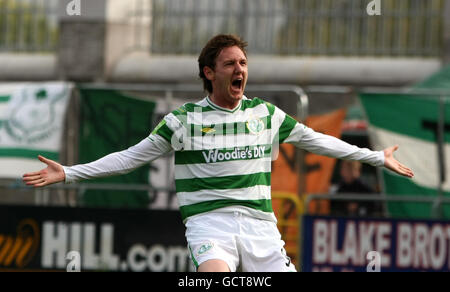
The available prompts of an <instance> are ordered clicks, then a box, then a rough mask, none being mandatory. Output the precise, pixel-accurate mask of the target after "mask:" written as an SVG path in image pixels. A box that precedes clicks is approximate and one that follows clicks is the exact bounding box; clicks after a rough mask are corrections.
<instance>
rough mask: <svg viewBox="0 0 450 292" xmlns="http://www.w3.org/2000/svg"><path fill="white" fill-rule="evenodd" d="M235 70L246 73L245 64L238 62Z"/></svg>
mask: <svg viewBox="0 0 450 292" xmlns="http://www.w3.org/2000/svg"><path fill="white" fill-rule="evenodd" d="M234 71H235V73H244V66H242V65H241V64H239V63H236V65H235V66H234Z"/></svg>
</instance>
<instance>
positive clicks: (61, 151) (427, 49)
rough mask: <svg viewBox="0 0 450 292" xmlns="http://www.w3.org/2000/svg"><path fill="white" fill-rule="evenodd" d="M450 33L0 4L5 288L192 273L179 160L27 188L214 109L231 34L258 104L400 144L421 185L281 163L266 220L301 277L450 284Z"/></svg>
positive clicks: (94, 0)
mask: <svg viewBox="0 0 450 292" xmlns="http://www.w3.org/2000/svg"><path fill="white" fill-rule="evenodd" d="M449 19H450V1H448V0H427V1H421V0H375V1H370V0H247V1H240V0H89V1H87V0H78V1H77V0H74V1H70V0H0V271H1V270H4V271H35V270H44V271H66V270H67V269H74V270H76V269H77V268H76V267H77V266H78V267H79V268H80V269H81V271H193V270H194V268H193V267H192V264H191V263H190V260H189V257H188V250H187V247H186V240H185V238H184V226H183V224H182V222H181V216H180V215H179V213H178V205H177V201H176V194H175V186H174V166H173V164H174V162H173V155H168V156H166V157H163V158H161V159H158V160H156V161H154V162H152V163H151V164H148V165H146V166H144V167H141V168H139V169H138V170H136V171H134V172H132V173H130V174H127V175H123V176H118V177H110V178H105V179H99V180H94V181H85V182H82V183H77V184H67V185H65V184H57V185H53V186H50V187H46V188H43V189H31V188H27V187H26V186H25V185H24V184H23V183H22V180H21V176H22V174H23V173H25V172H30V171H36V170H39V169H41V168H43V167H45V165H44V164H42V163H40V162H39V161H38V160H37V155H38V154H41V155H44V156H46V157H48V158H50V159H54V160H57V161H59V162H60V163H62V164H64V165H73V164H78V163H86V162H90V161H93V160H96V159H98V158H100V157H102V156H104V155H106V154H109V153H111V152H115V151H120V150H123V149H126V148H128V147H130V146H132V145H134V144H136V143H138V142H139V141H141V140H142V139H143V138H145V137H146V136H148V135H149V133H150V132H151V131H152V129H153V128H154V127H155V126H156V125H157V124H158V123H159V121H160V120H161V119H162V118H163V116H164V115H165V114H167V113H168V112H170V111H172V110H173V109H175V108H177V107H179V106H181V105H182V104H184V103H186V102H189V101H194V100H200V99H202V98H203V97H204V96H206V93H205V92H203V90H202V83H201V80H200V78H199V77H198V64H197V58H198V55H199V54H200V51H201V49H202V48H203V46H204V45H205V44H206V42H207V41H208V40H209V39H210V38H211V37H213V36H214V35H216V34H219V33H227V34H228V33H232V34H236V35H239V36H241V37H242V38H243V39H244V40H246V41H248V43H249V47H248V58H249V81H248V86H247V89H246V96H247V97H250V98H253V97H261V98H263V99H265V100H267V101H270V102H272V103H274V104H276V105H277V106H279V107H280V108H281V109H283V110H284V111H286V112H287V113H288V114H290V115H292V116H294V117H295V118H296V119H297V120H298V121H300V122H302V123H305V124H306V125H308V126H310V127H312V128H313V129H315V130H316V131H318V132H322V133H326V134H329V135H333V136H336V137H338V138H341V139H343V140H344V141H347V142H349V143H351V144H354V145H357V146H359V147H367V148H371V149H374V150H383V149H384V148H386V147H389V146H393V145H396V144H398V145H400V148H399V150H398V151H397V152H396V157H397V158H398V160H400V161H401V162H402V163H403V164H405V165H407V166H408V167H410V168H412V169H413V171H414V172H415V178H413V179H405V178H401V177H399V176H397V175H394V174H392V173H391V172H388V171H386V170H383V169H380V168H378V169H377V168H374V167H371V166H368V165H361V164H359V163H349V162H343V161H337V160H335V159H331V158H326V157H320V156H317V155H313V154H310V153H307V152H304V151H302V150H300V149H296V148H294V147H293V146H291V145H282V147H281V148H280V152H279V155H278V159H277V160H276V161H274V162H273V165H272V166H273V167H272V169H273V173H272V192H273V200H272V203H273V208H274V211H275V213H276V214H277V218H278V226H279V229H280V231H281V233H282V236H283V238H284V240H285V242H286V249H287V252H288V255H289V256H290V257H291V258H292V260H293V262H294V263H295V265H296V267H297V269H298V270H299V271H336V272H338V271H364V272H365V271H368V270H371V271H377V270H381V271H449V270H450V260H449V258H450V254H449V253H450V246H449V245H450V240H449V239H450V238H449V237H450V227H449V226H450V225H449V221H448V220H449V219H450V208H449V203H450V181H449V179H448V178H449V175H448V166H449V165H450V158H449V154H448V147H449V145H448V143H450V132H449V131H450V106H449V102H448V99H449V96H450V67H448V63H449V61H450V20H449ZM70 251H76V252H77V253H78V254H79V257H67V255H68V253H69V252H70ZM371 251H375V252H377V254H376V255H377V256H378V257H374V258H371V257H367V254H368V253H369V252H371ZM78 260H79V261H78Z"/></svg>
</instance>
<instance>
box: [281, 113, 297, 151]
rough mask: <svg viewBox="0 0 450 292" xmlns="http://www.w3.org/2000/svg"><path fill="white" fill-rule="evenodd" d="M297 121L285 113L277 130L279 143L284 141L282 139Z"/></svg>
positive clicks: (287, 135) (289, 132) (285, 137)
mask: <svg viewBox="0 0 450 292" xmlns="http://www.w3.org/2000/svg"><path fill="white" fill-rule="evenodd" d="M297 123H298V122H297V121H296V120H295V119H294V118H292V117H291V116H289V115H286V117H285V118H284V121H283V123H282V124H281V127H280V131H279V141H280V144H281V143H284V141H285V140H286V139H287V138H288V137H289V135H290V134H291V132H292V130H293V129H294V128H295V125H297Z"/></svg>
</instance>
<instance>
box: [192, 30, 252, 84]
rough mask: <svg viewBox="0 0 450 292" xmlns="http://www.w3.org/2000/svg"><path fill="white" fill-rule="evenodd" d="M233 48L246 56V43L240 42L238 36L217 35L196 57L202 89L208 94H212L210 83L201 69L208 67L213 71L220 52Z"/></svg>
mask: <svg viewBox="0 0 450 292" xmlns="http://www.w3.org/2000/svg"><path fill="white" fill-rule="evenodd" d="M234 46H237V47H239V48H240V49H241V50H242V52H244V55H245V56H247V51H246V50H245V48H246V47H247V42H245V41H243V40H241V39H240V37H238V36H235V35H225V34H219V35H216V36H215V37H213V38H212V39H210V40H209V41H208V43H207V44H206V46H205V47H204V48H203V50H202V52H201V53H200V56H199V57H198V68H199V70H200V72H199V76H200V78H202V79H203V88H204V89H205V90H207V91H208V92H209V93H212V90H213V88H212V83H211V81H209V80H208V78H206V76H205V74H204V73H203V68H205V66H208V67H210V68H211V69H213V70H214V68H215V66H216V59H217V57H218V56H219V54H220V52H222V50H223V49H225V48H229V47H234Z"/></svg>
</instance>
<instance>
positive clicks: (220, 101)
mask: <svg viewBox="0 0 450 292" xmlns="http://www.w3.org/2000/svg"><path fill="white" fill-rule="evenodd" d="M209 99H210V100H211V101H212V102H213V103H214V104H215V105H217V106H220V107H223V108H226V109H230V110H232V109H235V108H236V107H237V106H239V103H240V102H241V100H240V99H237V100H234V99H233V100H227V99H225V98H220V97H217V96H215V95H214V93H211V94H210V95H209Z"/></svg>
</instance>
